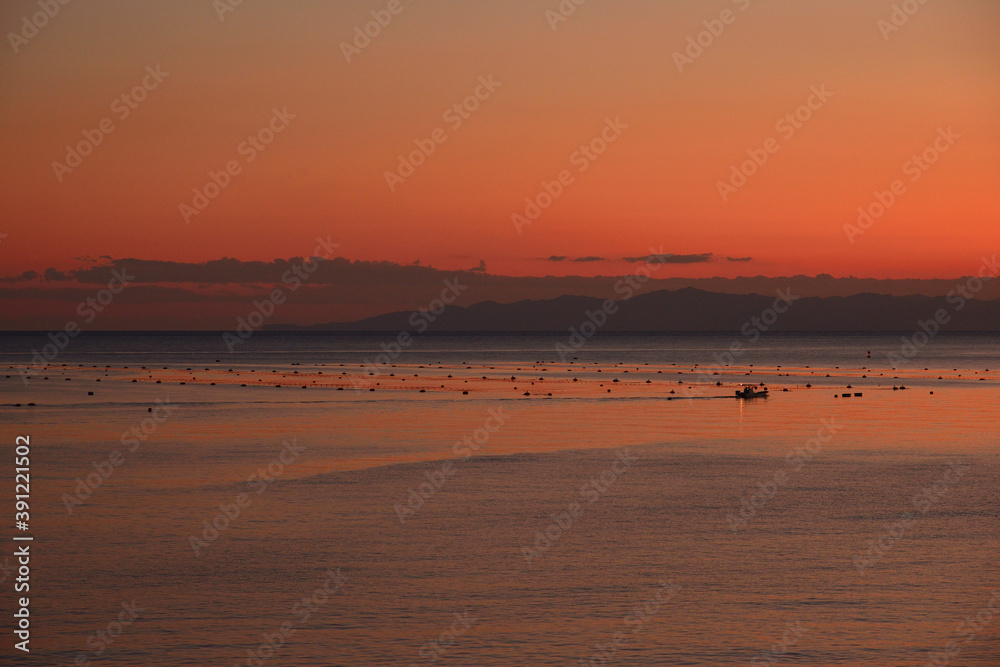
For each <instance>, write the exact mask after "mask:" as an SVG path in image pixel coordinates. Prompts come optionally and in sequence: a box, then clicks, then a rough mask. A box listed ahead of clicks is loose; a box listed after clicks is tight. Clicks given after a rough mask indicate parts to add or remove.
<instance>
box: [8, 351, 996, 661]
mask: <svg viewBox="0 0 1000 667" xmlns="http://www.w3.org/2000/svg"><path fill="white" fill-rule="evenodd" d="M56 338H58V337H56ZM57 342H64V343H66V344H65V345H64V346H60V345H58V344H57ZM57 342H53V340H52V338H50V337H49V336H48V334H47V333H46V332H40V333H28V334H25V333H17V334H15V333H5V334H0V440H2V442H3V447H2V449H3V460H4V466H3V470H4V472H3V478H4V479H5V480H7V481H5V482H4V491H3V494H2V497H3V501H2V507H3V509H4V511H5V512H8V513H9V514H8V516H11V518H12V519H11V521H6V522H5V524H6V525H7V526H8V528H7V529H6V530H5V533H6V535H5V538H4V542H6V544H7V546H6V547H5V548H4V550H3V552H0V565H2V570H0V581H2V584H0V586H2V588H0V590H2V593H0V602H2V605H3V609H2V610H0V611H2V618H3V619H4V620H3V622H2V624H0V625H2V627H3V630H4V632H3V633H2V634H3V637H4V639H3V645H2V646H0V663H2V664H39V665H57V666H64V665H206V666H207V665H220V666H225V667H231V666H236V665H246V666H261V665H268V666H271V665H274V666H278V665H290V666H291V665H294V666H320V665H322V666H335V665H336V666H341V665H403V666H413V665H436V666H445V667H447V666H456V667H457V666H459V665H468V666H492V665H571V666H602V667H603V666H608V665H781V664H786V665H901V666H902V665H913V666H918V665H919V666H930V665H935V666H938V667H940V666H942V665H953V666H954V665H967V666H973V665H992V666H995V665H998V664H1000V558H998V554H1000V521H998V519H1000V436H998V432H997V424H998V415H1000V410H998V408H1000V335H996V334H988V335H987V334H969V335H957V334H946V333H938V334H936V335H933V336H930V335H926V332H925V333H921V332H915V333H914V332H911V333H902V334H878V335H861V334H850V335H847V334H844V335H766V334H765V335H761V336H756V337H754V338H750V337H747V336H742V335H739V334H736V335H723V334H702V335H644V336H628V335H621V336H610V335H607V336H602V335H596V336H593V337H591V338H583V337H577V338H574V339H570V338H569V336H568V334H567V335H553V336H528V335H523V336H516V335H503V336H497V335H449V336H446V335H429V334H423V335H415V336H413V337H412V338H411V339H408V340H406V344H405V345H403V344H400V339H399V338H398V337H396V336H381V335H335V334H322V333H277V332H275V333H272V332H258V333H256V334H254V335H252V336H251V337H250V338H248V339H247V340H244V341H241V342H240V343H239V344H238V345H236V346H235V352H230V350H229V349H227V346H226V343H225V341H224V340H223V337H222V335H221V334H219V333H85V334H82V335H80V336H79V337H77V338H74V339H71V340H69V341H68V342H67V341H57ZM47 344H51V345H50V347H48V348H46V347H45V346H46V345H47ZM36 355H42V356H36ZM46 355H47V356H46ZM746 385H753V386H754V387H755V389H756V390H757V391H762V390H763V389H764V388H765V387H766V388H767V389H768V395H767V396H766V397H760V398H750V399H741V398H737V397H736V396H735V393H736V391H737V390H739V389H740V388H741V387H742V386H746ZM22 455H24V456H26V457H27V458H28V459H29V461H28V462H27V463H28V465H27V466H26V467H28V468H30V471H29V472H28V474H29V475H30V490H29V493H27V494H24V493H23V491H24V489H23V488H22V489H21V490H20V491H18V493H20V494H21V495H27V496H29V497H28V498H27V500H26V504H25V505H23V506H22V507H21V508H18V507H15V501H14V496H15V467H25V466H22V465H21V464H22V463H24V461H21V462H20V463H17V460H18V458H19V457H20V456H22ZM20 481H24V480H20ZM22 508H23V509H24V511H25V514H24V515H17V518H18V520H24V524H25V525H24V527H23V528H22V527H21V526H20V525H19V524H18V523H17V522H16V521H14V519H15V513H16V512H18V511H20V510H21V509H22ZM15 537H30V538H31V539H30V540H14V539H12V538H15ZM25 545H28V549H29V552H30V563H29V565H28V566H27V567H28V568H29V570H30V573H29V574H28V575H27V580H26V581H23V582H20V583H22V584H27V586H28V589H27V590H20V591H18V590H17V589H16V588H15V586H16V585H17V584H18V582H19V579H24V578H25V575H24V574H23V572H21V573H19V570H18V568H19V567H20V566H19V564H18V562H17V556H16V555H15V551H16V550H17V549H23V548H24V547H25ZM21 598H27V599H28V604H27V607H26V608H27V609H28V610H29V611H28V613H29V614H30V616H29V627H30V629H29V631H28V632H29V633H30V634H29V637H30V639H29V643H28V644H22V646H24V647H27V648H29V649H30V653H25V652H23V651H21V650H20V649H18V648H17V647H16V644H18V643H19V642H21V641H22V640H23V635H22V636H21V637H19V636H18V635H17V634H16V633H15V630H17V629H18V628H19V627H22V626H23V623H21V620H20V619H18V618H16V617H15V616H14V613H15V612H16V611H17V610H18V609H21V608H22V607H21ZM22 618H23V616H22ZM19 623H21V625H20V626H19V625H18V624H19Z"/></svg>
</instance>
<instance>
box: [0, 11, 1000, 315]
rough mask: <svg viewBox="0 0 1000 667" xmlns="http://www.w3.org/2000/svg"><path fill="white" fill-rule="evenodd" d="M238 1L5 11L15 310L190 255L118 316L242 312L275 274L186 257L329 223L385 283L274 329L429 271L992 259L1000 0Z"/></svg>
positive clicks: (309, 247) (266, 250)
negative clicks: (922, 0) (115, 270)
mask: <svg viewBox="0 0 1000 667" xmlns="http://www.w3.org/2000/svg"><path fill="white" fill-rule="evenodd" d="M229 1H230V0H217V1H216V2H211V1H209V0H191V1H186V0H180V1H174V2H165V1H163V2H148V1H144V2H135V1H123V0H122V1H119V0H107V1H105V2H101V3H73V2H71V3H69V4H66V5H59V6H58V11H57V12H56V13H55V15H54V16H51V17H48V16H44V15H43V14H39V12H40V11H42V10H41V9H40V6H39V4H38V3H37V2H36V1H30V2H29V1H21V0H12V1H8V2H5V3H3V4H2V6H0V28H2V29H3V31H4V33H5V34H6V38H5V42H6V44H4V45H3V46H2V47H0V84H2V85H0V115H2V118H3V122H2V127H0V143H2V145H3V149H4V157H5V159H4V160H2V161H0V192H2V194H3V201H4V204H5V205H4V215H3V216H2V219H0V266H2V267H3V268H2V269H0V279H2V282H0V303H3V304H6V305H5V307H4V310H6V311H7V315H6V317H5V318H4V319H5V321H4V322H2V323H0V328H5V329H17V328H34V327H48V326H57V325H58V323H59V322H62V321H63V320H65V317H66V315H65V314H66V313H72V312H73V311H74V309H75V307H76V305H77V304H78V302H80V300H81V299H82V298H84V297H85V296H86V295H87V294H89V293H92V292H93V289H94V283H92V282H86V281H83V282H81V281H80V280H79V276H80V275H81V272H86V271H88V270H91V269H99V270H101V271H104V272H105V273H107V274H108V275H110V273H109V271H110V268H111V267H121V266H127V265H128V264H129V262H132V264H134V265H137V266H144V267H149V266H153V265H157V264H156V263H168V264H169V265H170V266H173V267H174V268H175V269H177V271H175V272H174V273H173V274H171V275H160V276H159V277H158V278H156V279H155V280H154V279H152V278H150V277H149V276H146V277H141V278H139V279H138V281H139V282H144V281H145V285H146V287H147V288H151V287H155V288H157V289H158V290H159V291H156V290H151V289H145V288H144V289H145V292H143V293H142V294H141V296H139V295H133V296H130V297H129V298H128V299H127V300H138V301H137V303H136V305H134V306H132V308H133V310H132V311H130V312H131V315H129V316H128V317H125V315H124V313H125V312H126V311H127V310H128V309H122V313H121V314H120V315H119V316H115V317H119V318H120V319H115V317H111V318H109V319H107V320H106V321H105V322H104V324H105V325H106V326H108V327H112V328H113V327H116V326H125V325H129V326H149V327H153V328H166V327H167V325H168V324H169V325H170V328H172V327H173V326H178V325H177V322H176V318H177V317H181V318H182V319H183V318H184V317H185V313H198V312H201V313H203V314H204V313H206V312H208V311H209V310H212V309H216V308H217V305H210V306H206V305H204V304H205V302H206V301H210V302H216V304H217V303H218V302H219V301H220V300H221V301H224V302H226V303H227V304H229V306H231V308H232V312H239V311H240V309H241V308H242V309H243V310H245V306H246V305H247V304H249V303H250V299H251V298H252V296H253V295H254V294H259V293H261V289H266V287H267V284H269V283H280V282H281V273H277V274H275V275H274V276H273V278H272V279H271V280H264V281H257V282H254V281H251V280H249V279H244V280H242V281H241V280H237V281H235V282H234V280H233V279H232V278H231V277H228V278H227V277H225V276H224V275H223V276H222V277H220V275H221V274H219V275H217V274H215V273H213V272H207V273H206V272H204V271H199V270H197V269H196V268H191V267H196V266H197V265H201V264H205V263H210V262H215V261H218V260H221V259H223V258H230V259H232V260H234V261H237V262H243V263H248V265H249V266H267V264H266V263H268V262H273V261H274V260H292V259H294V258H299V257H306V256H309V255H310V254H313V253H314V250H315V249H316V247H317V239H319V238H322V239H327V247H328V248H329V247H335V251H332V252H331V254H330V256H329V257H328V259H332V258H333V257H339V258H343V259H345V260H349V261H350V262H353V263H357V268H358V272H360V273H361V274H364V275H368V276H369V280H370V281H372V282H370V283H368V287H371V286H372V285H374V286H375V287H379V286H381V287H382V289H374V288H372V289H365V290H358V289H357V288H356V287H350V286H349V285H346V284H345V285H344V286H342V289H341V292H340V295H339V297H338V298H337V299H336V300H334V301H330V302H326V303H324V302H323V301H322V299H320V298H319V297H318V295H317V294H314V295H313V297H314V299H313V300H314V301H315V302H316V303H315V304H313V306H312V307H307V305H304V304H303V305H295V306H294V307H290V308H289V309H288V312H287V316H286V317H285V318H284V319H292V320H297V321H300V322H301V323H313V322H316V321H324V318H325V319H326V320H329V319H340V318H348V317H354V316H361V315H367V314H374V313H375V312H378V311H385V310H387V309H389V308H390V307H397V306H398V305H399V303H398V302H399V301H400V300H399V299H398V298H397V297H396V296H394V293H398V290H399V289H400V288H401V287H405V281H406V279H405V278H402V279H401V278H399V276H406V275H409V274H407V273H406V271H400V270H399V269H400V268H401V267H407V266H413V265H419V266H422V267H433V269H436V270H438V271H441V272H445V273H447V272H462V271H468V272H471V273H473V274H483V273H485V274H488V275H492V276H507V277H512V278H532V277H544V276H550V275H551V276H556V277H560V276H562V277H566V276H581V277H589V278H593V277H613V276H621V275H626V274H628V273H630V272H632V271H634V270H635V269H636V267H637V264H639V263H640V262H639V261H638V260H640V259H641V258H644V257H647V256H648V255H651V254H655V255H657V256H659V257H669V258H670V259H669V260H668V261H665V262H663V263H662V264H660V265H659V269H660V273H659V274H658V276H657V277H662V278H690V279H703V278H710V277H723V278H737V277H738V276H772V277H777V276H792V275H807V276H815V275H817V274H828V275H830V276H834V277H838V278H839V277H847V276H858V277H862V278H874V279H952V278H957V277H959V276H965V275H971V274H973V273H975V272H976V271H977V269H978V267H979V266H980V264H981V262H982V258H983V257H984V256H987V257H988V256H990V255H991V254H993V253H996V252H997V251H998V249H1000V226H998V224H997V222H998V218H1000V216H998V214H1000V198H998V196H997V192H1000V160H998V158H1000V123H998V121H997V119H998V118H1000V47H998V45H1000V5H998V4H997V3H996V2H993V1H992V0H952V1H950V2H928V3H926V4H924V5H919V4H918V3H916V2H915V1H914V2H911V3H900V2H895V1H890V0H841V1H838V2H836V3H833V2H822V1H820V0H769V1H768V2H763V1H762V0H712V1H694V0H691V1H684V0H677V1H671V2H654V1H651V0H650V1H643V0H623V1H621V2H598V1H597V0H589V1H587V2H583V3H582V4H580V5H574V4H573V3H571V2H563V3H560V2H558V1H557V0H548V1H544V0H539V1H529V0H509V1H507V2H503V3H498V2H487V1H485V0H483V1H474V0H469V1H462V2H459V1H450V0H399V1H398V2H390V0H374V1H367V0H366V1H357V2H355V1H350V2H348V1H344V2H319V1H306V0H289V1H287V2H280V3H273V2H272V3H268V2H262V1H260V0H243V2H242V3H240V4H238V5H236V6H231V5H230V4H229ZM43 4H44V3H43ZM902 5H906V8H908V9H910V10H911V11H912V14H907V13H905V12H904V11H903V9H902V8H901V7H902ZM560 7H562V8H563V11H564V12H565V14H562V13H560ZM566 8H574V9H573V11H572V13H570V12H569V11H567V9H566ZM913 10H915V11H913ZM394 12H395V13H394ZM567 14H568V15H567ZM32 20H34V23H35V25H33V24H32ZM379 21H381V24H380V23H379ZM382 24H384V25H382ZM38 26H40V27H38ZM366 28H367V29H368V31H369V33H370V34H372V35H374V36H367V35H365V34H364V31H365V29H366ZM456 105H458V106H457V108H456ZM754 160H756V162H755V161H754ZM859 209H861V210H866V211H868V212H869V215H870V216H871V217H869V218H863V219H862V220H861V224H859ZM260 263H265V264H263V265H261V264H260ZM157 266H158V265H157ZM206 266H207V265H206ZM185 267H187V268H185ZM378 267H381V268H383V269H385V271H383V272H382V273H379V272H378V271H377V270H376V269H377V268H378ZM186 271H190V272H189V273H185V272H186ZM88 275H90V274H88ZM422 275H423V274H422ZM109 279H110V278H109ZM398 280H403V282H402V283H400V282H393V281H398ZM304 282H305V283H309V281H308V280H305V281H304ZM351 284H353V285H356V283H351ZM553 284H557V283H553ZM559 284H561V283H559ZM307 287H315V285H307ZM131 289H134V288H132V287H130V290H131ZM308 291H309V290H308V289H306V290H303V291H302V294H306V292H308ZM362 292H363V293H364V296H363V297H362V296H360V294H361V293H362ZM168 294H169V295H170V296H169V297H167V296H166V295H168ZM521 294H522V292H521V291H518V290H512V291H511V292H510V293H509V295H508V296H509V297H510V298H513V297H514V296H515V295H521ZM352 295H353V296H352ZM327 296H329V295H327ZM425 296H426V293H424V294H421V295H415V296H414V298H424V297H425ZM209 297H210V298H209ZM469 298H472V297H469ZM497 298H500V299H503V298H504V294H503V293H502V290H501V293H499V294H498V295H497ZM127 300H123V302H124V301H127ZM293 301H294V299H293ZM199 304H202V305H199ZM414 305H415V304H414ZM140 306H142V308H140ZM229 306H227V307H229ZM199 308H201V309H202V310H201V311H199ZM108 310H109V312H110V311H111V309H110V308H109V309H108ZM223 310H224V311H225V312H226V315H225V316H226V317H227V318H228V317H230V313H229V311H228V310H225V309H223ZM220 312H221V311H220ZM196 320H197V321H196ZM206 321H207V320H205V319H204V318H202V319H198V318H197V317H193V316H192V318H191V319H190V324H191V326H192V327H197V326H199V325H203V324H204V323H205V322H206ZM53 323H55V324H53ZM179 326H184V323H183V322H182V323H181V324H180V325H179Z"/></svg>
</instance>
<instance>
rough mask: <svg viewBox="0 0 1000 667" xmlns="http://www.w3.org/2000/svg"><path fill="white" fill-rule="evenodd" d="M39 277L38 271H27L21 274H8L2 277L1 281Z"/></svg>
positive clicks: (19, 280)
mask: <svg viewBox="0 0 1000 667" xmlns="http://www.w3.org/2000/svg"><path fill="white" fill-rule="evenodd" d="M38 277H39V274H38V271H25V272H24V273H22V274H21V275H19V276H7V277H5V278H0V283H19V282H21V281H23V280H35V279H36V278H38Z"/></svg>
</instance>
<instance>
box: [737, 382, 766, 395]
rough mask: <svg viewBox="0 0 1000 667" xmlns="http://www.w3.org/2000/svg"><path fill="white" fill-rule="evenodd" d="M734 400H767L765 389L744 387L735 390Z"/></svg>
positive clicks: (751, 386)
mask: <svg viewBox="0 0 1000 667" xmlns="http://www.w3.org/2000/svg"><path fill="white" fill-rule="evenodd" d="M736 398H767V387H757V386H756V385H752V384H750V385H744V386H743V387H742V388H740V389H737V390H736Z"/></svg>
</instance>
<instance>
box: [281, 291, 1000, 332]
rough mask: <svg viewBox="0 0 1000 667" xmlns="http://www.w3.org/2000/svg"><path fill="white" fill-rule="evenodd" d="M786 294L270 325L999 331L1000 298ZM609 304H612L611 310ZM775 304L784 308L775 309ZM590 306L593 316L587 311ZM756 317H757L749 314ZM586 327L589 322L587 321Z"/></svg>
mask: <svg viewBox="0 0 1000 667" xmlns="http://www.w3.org/2000/svg"><path fill="white" fill-rule="evenodd" d="M783 294H785V295H788V296H789V297H790V300H789V301H784V300H782V298H780V297H776V296H765V295H760V294H723V293H717V292H705V291H703V290H700V289H697V288H694V287H686V288H683V289H680V290H676V291H669V290H659V291H655V292H649V293H647V294H638V295H636V296H633V297H632V298H630V299H626V300H621V301H616V302H614V303H613V304H612V305H613V307H612V308H610V309H611V310H614V312H613V313H611V314H608V315H607V318H606V321H604V318H602V317H601V316H600V315H599V314H596V313H598V312H600V313H604V310H603V307H604V305H605V300H603V299H598V298H595V297H589V296H575V295H564V296H560V297H557V298H554V299H545V300H524V301H517V302H514V303H497V302H495V301H482V302H480V303H476V304H473V305H471V306H467V307H461V306H448V307H446V308H445V309H444V311H443V312H440V314H439V315H437V316H435V315H433V314H432V313H429V312H426V313H425V312H422V311H420V310H418V311H407V312H394V313H387V314H385V315H378V316H375V317H369V318H366V319H363V320H358V321H356V322H331V323H329V324H319V325H314V326H308V327H298V326H291V325H277V326H273V327H268V328H269V329H276V330H279V329H280V330H306V331H355V332H385V333H395V332H399V331H411V332H416V333H422V332H423V331H430V332H441V333H453V332H483V331H489V332H539V333H542V332H563V331H567V330H568V329H569V328H570V327H577V328H579V327H580V325H581V324H582V323H583V322H586V321H593V322H594V323H595V324H596V323H602V325H601V326H600V327H599V328H598V330H599V331H600V332H603V333H622V332H635V333H640V332H641V333H656V332H663V333H674V332H738V331H740V330H741V329H743V328H744V327H748V328H751V329H752V328H757V329H759V330H761V331H765V330H767V331H779V332H781V331H783V332H814V333H816V332H896V331H900V332H906V331H915V330H917V329H918V328H919V323H920V322H927V321H930V320H933V319H934V317H935V314H936V313H938V312H939V311H941V310H943V311H945V313H944V314H943V315H942V320H945V319H946V318H945V316H947V318H948V321H947V322H946V323H945V324H944V325H943V326H942V327H941V329H942V331H986V332H993V331H1000V299H997V300H991V301H985V300H965V299H963V298H961V297H959V296H953V297H944V296H939V297H928V296H922V295H912V296H889V295H885V294H874V293H863V294H855V295H853V296H835V297H802V298H791V297H793V296H794V293H793V294H788V292H783ZM615 307H616V308H617V310H615ZM778 310H785V311H786V312H783V313H779V312H777V311H778ZM588 313H591V314H592V316H590V317H588ZM754 318H756V319H754ZM588 328H589V325H588Z"/></svg>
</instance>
